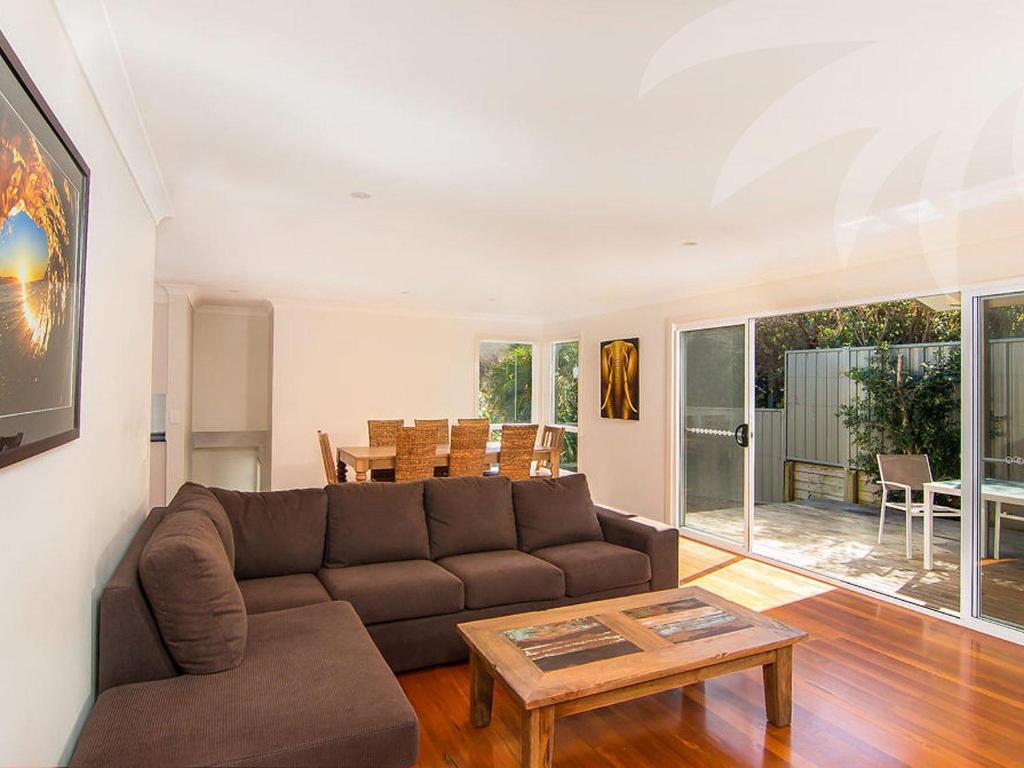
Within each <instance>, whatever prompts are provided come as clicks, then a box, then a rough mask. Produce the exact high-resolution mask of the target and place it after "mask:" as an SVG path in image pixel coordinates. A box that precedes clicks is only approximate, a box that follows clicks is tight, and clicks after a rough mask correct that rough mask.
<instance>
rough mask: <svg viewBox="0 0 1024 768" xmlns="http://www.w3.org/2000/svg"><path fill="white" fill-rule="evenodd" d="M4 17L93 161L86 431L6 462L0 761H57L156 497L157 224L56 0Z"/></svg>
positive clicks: (5, 4) (1, 489) (65, 749)
mask: <svg viewBox="0 0 1024 768" xmlns="http://www.w3.org/2000/svg"><path fill="white" fill-rule="evenodd" d="M0 18H2V19H3V32H4V34H5V35H6V36H7V37H8V39H9V40H10V41H11V44H12V45H13V47H14V49H15V51H16V52H17V54H18V56H19V57H20V58H21V60H22V61H23V63H24V64H25V66H26V68H27V69H28V71H29V73H30V75H31V77H32V78H33V80H34V81H35V83H36V85H37V86H38V87H39V89H40V90H41V91H42V93H43V95H44V96H45V98H46V99H47V101H48V102H49V104H50V106H51V107H52V108H53V110H54V111H55V112H56V114H57V116H58V118H59V119H60V120H61V122H62V123H63V125H64V127H65V128H66V129H67V132H68V133H69V134H70V136H71V137H72V138H73V140H74V141H75V143H76V144H77V146H78V148H79V150H80V151H81V152H82V155H83V156H84V157H85V160H86V162H87V163H88V164H89V166H90V167H91V169H92V195H91V206H90V208H91V209H90V218H89V242H88V266H87V274H86V283H85V285H86V299H85V329H84V333H85V339H84V354H83V371H82V377H83V381H82V436H81V438H80V439H78V440H77V441H75V442H72V443H69V444H67V445H64V446H62V447H60V448H56V449H54V450H51V451H48V452H47V453H44V454H41V455H39V456H36V457H34V458H31V459H28V460H26V461H23V462H21V463H19V464H15V465H13V466H10V467H7V468H5V469H0V542H3V556H2V557H0V584H3V589H2V590H0V616H3V631H2V632H0V679H2V680H3V684H2V686H0V765H5V766H10V765H46V764H55V763H60V762H64V761H66V760H67V759H68V758H69V757H70V754H71V749H72V747H73V745H74V740H75V738H76V737H77V732H78V729H79V727H80V725H81V723H82V721H83V719H84V718H85V716H86V714H87V712H88V709H89V707H90V706H91V704H92V694H93V681H94V661H95V649H94V640H95V631H96V624H95V611H96V598H97V596H98V593H99V590H100V589H101V588H102V585H103V584H104V583H105V582H106V580H107V578H108V577H109V575H110V572H111V571H112V570H113V567H114V566H115V564H116V563H117V560H118V558H119V557H120V555H121V553H122V551H123V550H124V547H125V546H126V545H127V542H128V540H129V538H130V536H131V535H132V533H134V530H135V529H136V527H137V526H138V524H139V522H140V520H141V519H142V516H143V514H144V513H145V511H146V502H147V497H148V484H149V468H148V466H147V457H148V441H149V421H150V404H149V403H150V372H151V360H150V344H151V340H152V336H151V329H152V322H153V256H154V247H155V246H154V239H155V226H154V223H153V220H152V218H151V217H150V215H149V213H148V211H147V209H146V207H145V205H144V204H143V201H142V198H141V197H140V195H139V193H138V190H137V189H136V187H135V184H134V182H133V180H132V178H131V176H130V175H129V172H128V169H127V167H126V166H125V163H124V161H123V159H122V157H121V155H120V154H119V152H118V150H117V148H116V146H115V144H114V141H113V139H112V137H111V135H110V132H109V130H108V128H107V125H106V123H105V122H104V120H103V117H102V116H101V114H100V112H99V109H98V107H97V105H96V103H95V101H94V99H93V96H92V92H91V91H90V90H89V87H88V85H87V83H86V81H85V79H84V77H83V75H82V73H81V70H80V69H79V66H78V62H77V60H76V59H75V56H74V54H73V53H72V51H71V48H70V46H69V43H68V41H67V39H66V37H65V34H64V29H63V27H62V26H61V25H60V23H59V21H58V19H57V16H56V13H55V11H54V9H53V6H52V4H51V3H48V2H28V3H26V2H13V1H8V0H2V2H0Z"/></svg>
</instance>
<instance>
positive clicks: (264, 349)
mask: <svg viewBox="0 0 1024 768" xmlns="http://www.w3.org/2000/svg"><path fill="white" fill-rule="evenodd" d="M270 324H271V320H270V311H269V307H266V308H250V307H236V306H219V305H200V306H199V307H198V308H197V309H196V314H195V331H194V348H193V361H194V362H193V378H192V429H193V430H194V431H196V432H225V431H248V430H265V429H269V428H270V370H271V360H270V344H271V338H270Z"/></svg>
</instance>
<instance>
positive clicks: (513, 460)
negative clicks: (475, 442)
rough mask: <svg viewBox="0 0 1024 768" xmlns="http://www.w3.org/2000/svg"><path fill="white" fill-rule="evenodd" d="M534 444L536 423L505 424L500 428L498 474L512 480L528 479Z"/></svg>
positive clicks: (535, 440)
mask: <svg viewBox="0 0 1024 768" xmlns="http://www.w3.org/2000/svg"><path fill="white" fill-rule="evenodd" d="M536 445H537V425H536V424H505V425H504V426H503V427H502V428H501V455H500V456H499V458H498V474H499V475H504V476H505V477H507V478H510V479H512V480H528V479H529V478H530V465H531V464H532V463H533V449H534V447H535V446H536Z"/></svg>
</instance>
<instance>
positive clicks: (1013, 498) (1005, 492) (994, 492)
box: [924, 480, 1024, 571]
mask: <svg viewBox="0 0 1024 768" xmlns="http://www.w3.org/2000/svg"><path fill="white" fill-rule="evenodd" d="M936 494H942V495H943V496H957V497H962V495H963V489H962V483H961V481H960V480H937V481H935V482H931V483H925V484H924V567H925V570H928V571H930V570H932V528H933V517H932V508H933V506H934V505H935V495H936ZM990 501H991V502H993V503H994V504H995V505H996V538H995V542H994V549H995V554H996V557H998V556H999V528H1000V526H999V521H1000V519H1001V518H1003V517H1008V518H1011V519H1013V520H1024V517H1020V516H1017V515H1007V514H1004V513H1003V504H1010V505H1013V506H1021V507H1024V483H1011V482H1007V481H1004V480H983V481H982V483H981V502H982V503H981V530H982V531H983V537H984V538H983V539H982V541H983V542H984V548H985V549H986V550H987V549H988V502H990Z"/></svg>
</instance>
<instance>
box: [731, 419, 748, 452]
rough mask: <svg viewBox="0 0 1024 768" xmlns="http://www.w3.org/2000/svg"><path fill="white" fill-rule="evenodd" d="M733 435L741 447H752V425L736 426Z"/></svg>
mask: <svg viewBox="0 0 1024 768" xmlns="http://www.w3.org/2000/svg"><path fill="white" fill-rule="evenodd" d="M732 436H733V437H734V438H735V439H736V443H737V445H739V447H740V448H749V447H750V425H749V424H740V425H739V426H738V427H736V431H735V432H733V434H732Z"/></svg>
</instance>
